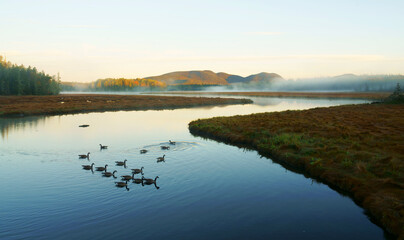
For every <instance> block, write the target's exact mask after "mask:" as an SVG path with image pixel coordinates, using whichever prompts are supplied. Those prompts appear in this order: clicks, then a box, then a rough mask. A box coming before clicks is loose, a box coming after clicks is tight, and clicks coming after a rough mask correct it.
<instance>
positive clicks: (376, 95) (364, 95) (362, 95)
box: [164, 91, 391, 100]
mask: <svg viewBox="0 0 404 240" xmlns="http://www.w3.org/2000/svg"><path fill="white" fill-rule="evenodd" d="M164 94H200V95H229V96H232V95H233V96H250V97H288V98H302V97H303V98H354V99H373V100H381V99H384V98H386V97H387V96H389V95H390V94H391V93H387V92H195V91H194V92H188V91H183V92H164Z"/></svg>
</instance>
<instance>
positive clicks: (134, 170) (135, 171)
mask: <svg viewBox="0 0 404 240" xmlns="http://www.w3.org/2000/svg"><path fill="white" fill-rule="evenodd" d="M143 168H144V167H141V168H140V169H139V168H132V169H131V170H132V173H134V174H139V173H142V175H143Z"/></svg>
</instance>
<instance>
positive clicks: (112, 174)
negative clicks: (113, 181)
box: [102, 170, 117, 178]
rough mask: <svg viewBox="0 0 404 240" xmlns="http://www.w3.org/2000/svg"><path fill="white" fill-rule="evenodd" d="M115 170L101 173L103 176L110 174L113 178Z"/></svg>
mask: <svg viewBox="0 0 404 240" xmlns="http://www.w3.org/2000/svg"><path fill="white" fill-rule="evenodd" d="M116 172H117V171H116V170H115V171H113V172H112V173H111V172H103V173H102V175H103V176H104V177H111V176H113V177H114V178H116V177H115V173H116Z"/></svg>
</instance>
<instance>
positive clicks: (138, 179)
mask: <svg viewBox="0 0 404 240" xmlns="http://www.w3.org/2000/svg"><path fill="white" fill-rule="evenodd" d="M133 183H136V184H139V183H143V179H141V178H133Z"/></svg>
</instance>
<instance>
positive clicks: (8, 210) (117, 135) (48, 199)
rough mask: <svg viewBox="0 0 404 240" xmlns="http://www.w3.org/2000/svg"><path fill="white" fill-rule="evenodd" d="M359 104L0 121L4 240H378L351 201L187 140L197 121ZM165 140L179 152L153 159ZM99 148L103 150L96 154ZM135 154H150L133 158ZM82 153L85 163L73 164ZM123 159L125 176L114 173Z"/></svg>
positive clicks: (267, 165)
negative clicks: (133, 174)
mask: <svg viewBox="0 0 404 240" xmlns="http://www.w3.org/2000/svg"><path fill="white" fill-rule="evenodd" d="M253 99H254V100H257V99H255V98H253ZM362 102H365V101H363V100H324V99H279V98H259V101H256V103H255V104H248V105H233V106H224V107H223V106H222V107H204V108H193V109H177V110H163V111H129V112H107V113H89V114H77V115H63V116H52V117H29V118H19V119H0V129H1V138H0V142H1V144H0V169H1V170H2V173H1V174H0V191H1V197H0V239H74V238H77V239H90V238H91V239H132V238H136V239H152V238H155V239H162V238H166V239H208V238H213V239H223V238H225V239H235V238H236V239H269V238H270V239H291V238H293V239H325V238H326V239H342V238H344V239H383V237H384V235H383V231H382V230H381V229H380V228H379V227H378V226H376V225H374V224H373V223H372V222H371V221H370V220H369V219H368V218H367V216H366V215H365V214H364V211H363V209H361V208H360V207H358V206H357V205H355V204H354V203H353V201H352V200H351V199H349V198H348V197H345V196H342V195H340V194H339V193H337V192H335V191H334V190H332V189H330V188H329V187H327V186H326V185H323V184H319V183H316V182H313V181H312V180H311V179H309V178H305V177H304V176H302V175H300V174H296V173H293V172H290V171H288V170H286V169H285V168H283V167H282V166H280V165H278V164H276V163H273V162H272V160H270V159H267V158H264V157H261V156H260V155H258V154H257V153H256V152H255V151H246V150H243V149H240V148H237V147H233V146H229V145H225V144H223V143H217V142H215V141H211V140H204V139H201V138H198V137H194V136H192V135H191V134H190V133H189V131H188V123H189V122H190V121H192V120H195V119H198V118H208V117H213V116H231V115H236V114H249V113H255V112H265V111H283V110H288V109H307V108H313V107H319V106H331V105H339V104H348V103H362ZM81 124H89V125H90V127H88V128H79V127H78V126H79V125H81ZM170 139H171V140H173V141H176V142H177V144H176V145H175V146H171V148H170V150H161V148H160V146H161V145H168V140H170ZM100 143H101V144H103V145H108V146H109V148H108V149H107V150H102V151H100V149H99V145H98V144H100ZM143 148H144V149H147V150H149V152H148V153H147V154H140V153H139V150H140V149H143ZM87 152H90V153H91V154H90V160H89V161H88V160H86V159H84V160H83V159H78V156H77V155H78V154H85V153H87ZM163 154H165V155H166V156H165V159H166V160H165V162H161V163H157V162H156V158H157V157H159V156H163ZM124 159H127V160H128V164H127V168H124V167H121V166H115V165H114V162H115V161H123V160H124ZM92 162H94V163H95V166H104V165H105V164H108V170H110V171H113V170H117V171H118V173H117V174H116V175H117V176H121V175H126V174H130V169H131V168H140V167H142V166H143V167H144V176H145V177H147V178H154V177H155V176H159V179H157V187H156V186H154V185H148V186H146V185H145V186H142V185H141V184H134V183H129V184H128V189H129V190H127V189H125V188H117V187H115V186H114V182H115V181H118V180H119V179H113V178H105V177H102V175H101V174H100V172H94V173H92V172H91V171H86V170H83V169H82V168H81V165H82V164H90V163H92ZM137 177H140V176H137Z"/></svg>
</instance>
